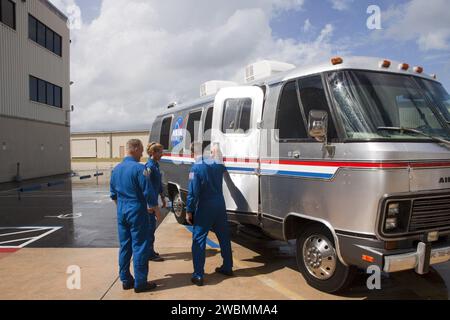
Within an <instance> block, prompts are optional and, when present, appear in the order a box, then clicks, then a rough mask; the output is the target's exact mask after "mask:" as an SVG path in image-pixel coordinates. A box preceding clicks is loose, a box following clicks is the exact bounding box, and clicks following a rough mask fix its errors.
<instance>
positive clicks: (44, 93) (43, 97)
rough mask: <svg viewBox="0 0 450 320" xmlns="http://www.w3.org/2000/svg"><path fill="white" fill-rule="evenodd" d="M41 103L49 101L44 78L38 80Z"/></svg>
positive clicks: (39, 100)
mask: <svg viewBox="0 0 450 320" xmlns="http://www.w3.org/2000/svg"><path fill="white" fill-rule="evenodd" d="M37 102H40V103H47V86H46V84H45V81H44V80H41V79H39V80H38V101H37Z"/></svg>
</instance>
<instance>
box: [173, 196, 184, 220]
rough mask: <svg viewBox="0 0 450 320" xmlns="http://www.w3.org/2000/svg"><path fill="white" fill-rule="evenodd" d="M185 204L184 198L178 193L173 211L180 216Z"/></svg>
mask: <svg viewBox="0 0 450 320" xmlns="http://www.w3.org/2000/svg"><path fill="white" fill-rule="evenodd" d="M183 206H184V204H183V200H182V199H181V197H180V195H177V196H176V198H175V200H174V201H173V212H174V213H175V215H176V216H177V217H179V218H180V217H181V216H182V214H183Z"/></svg>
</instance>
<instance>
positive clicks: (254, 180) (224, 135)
mask: <svg viewBox="0 0 450 320" xmlns="http://www.w3.org/2000/svg"><path fill="white" fill-rule="evenodd" d="M263 102H264V93H263V90H262V89H261V88H259V87H254V86H248V87H230V88H224V89H221V90H220V91H219V93H218V94H217V95H216V99H215V101H214V116H213V126H212V127H213V131H212V135H211V138H212V139H211V140H212V142H213V143H218V144H219V146H220V150H221V152H222V155H223V157H224V162H225V165H226V167H227V169H228V174H227V175H226V177H225V181H224V196H225V202H226V206H227V210H228V211H229V213H233V214H235V215H236V218H237V220H240V221H242V219H246V218H250V219H253V220H254V219H255V218H256V219H257V217H258V213H259V141H260V129H258V126H259V125H258V123H259V122H260V121H261V116H262V108H263ZM240 218H242V219H240Z"/></svg>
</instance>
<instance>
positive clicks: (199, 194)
mask: <svg viewBox="0 0 450 320" xmlns="http://www.w3.org/2000/svg"><path fill="white" fill-rule="evenodd" d="M192 149H194V150H195V145H194V146H193V147H192ZM200 150H201V149H200ZM193 153H194V154H198V153H196V152H193ZM225 170H226V169H225V166H224V165H223V164H221V163H219V162H218V161H216V160H214V159H204V160H203V159H201V158H199V160H198V161H196V163H195V164H194V166H193V167H192V169H191V172H190V174H189V193H188V197H187V205H186V212H187V220H188V222H189V223H191V224H192V223H193V225H194V228H193V234H192V255H193V259H192V260H193V263H194V273H193V275H192V278H191V281H192V282H193V283H194V284H196V285H199V286H201V285H203V277H204V274H205V270H204V266H205V248H206V238H207V236H208V232H209V231H210V230H213V231H214V232H215V233H216V235H217V238H218V240H219V244H220V249H221V255H222V258H223V265H222V266H221V267H218V268H216V272H219V273H222V274H224V275H227V276H230V275H232V273H233V271H232V268H233V258H232V252H231V242H230V236H229V230H228V221H227V212H226V206H225V200H224V197H223V192H222V184H223V176H224V173H225Z"/></svg>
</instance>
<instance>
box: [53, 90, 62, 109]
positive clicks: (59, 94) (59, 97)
mask: <svg viewBox="0 0 450 320" xmlns="http://www.w3.org/2000/svg"><path fill="white" fill-rule="evenodd" d="M62 101H63V97H62V88H61V87H58V86H55V107H58V108H62Z"/></svg>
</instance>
